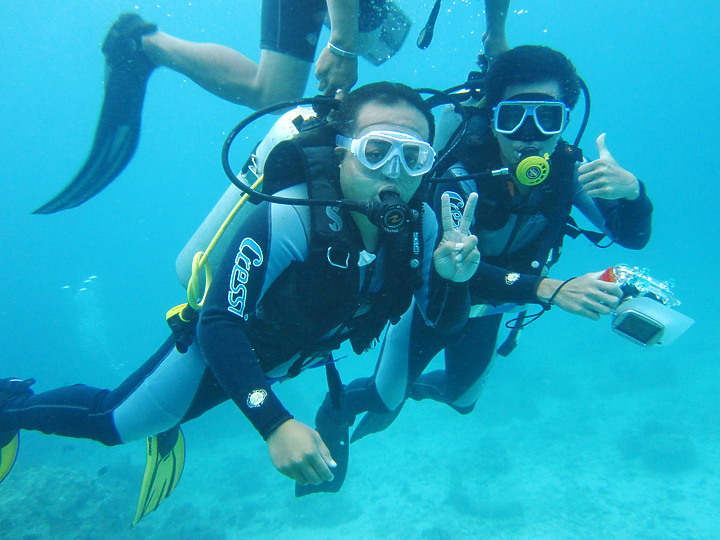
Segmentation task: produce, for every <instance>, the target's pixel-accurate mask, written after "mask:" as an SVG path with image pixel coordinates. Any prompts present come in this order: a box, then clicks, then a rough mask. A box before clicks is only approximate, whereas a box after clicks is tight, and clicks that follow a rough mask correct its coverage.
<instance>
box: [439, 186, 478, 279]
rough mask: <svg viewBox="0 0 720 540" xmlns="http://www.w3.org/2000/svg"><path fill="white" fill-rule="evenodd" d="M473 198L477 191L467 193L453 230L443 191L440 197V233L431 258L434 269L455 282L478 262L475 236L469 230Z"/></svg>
mask: <svg viewBox="0 0 720 540" xmlns="http://www.w3.org/2000/svg"><path fill="white" fill-rule="evenodd" d="M477 199H478V196H477V193H472V194H470V197H468V200H467V202H466V203H465V210H464V211H463V215H462V219H461V220H460V226H459V227H458V229H457V230H455V228H454V227H453V222H452V215H451V212H450V196H449V195H448V194H447V193H444V194H443V196H442V198H441V201H442V227H443V235H442V240H440V245H438V247H437V249H436V250H435V253H433V262H434V263H435V271H436V272H437V273H438V274H439V275H440V276H441V277H443V278H445V279H449V280H450V281H455V282H458V283H462V282H463V281H467V280H468V279H470V278H471V277H472V275H473V274H474V273H475V270H477V267H478V264H480V252H479V251H478V249H477V247H476V246H477V242H478V240H477V237H476V236H475V235H472V234H469V230H470V224H471V223H472V220H473V216H474V215H475V204H476V203H477Z"/></svg>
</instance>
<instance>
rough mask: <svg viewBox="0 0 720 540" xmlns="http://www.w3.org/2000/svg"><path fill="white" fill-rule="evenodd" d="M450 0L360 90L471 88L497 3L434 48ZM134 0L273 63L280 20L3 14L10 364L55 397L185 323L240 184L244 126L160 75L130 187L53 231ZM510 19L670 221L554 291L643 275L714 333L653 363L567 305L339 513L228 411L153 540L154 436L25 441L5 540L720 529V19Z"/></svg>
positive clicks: (530, 3) (125, 182) (93, 12)
mask: <svg viewBox="0 0 720 540" xmlns="http://www.w3.org/2000/svg"><path fill="white" fill-rule="evenodd" d="M431 4H432V3H431V2H430V1H429V0H423V1H416V2H411V1H408V0H406V1H405V2H403V7H404V8H406V11H407V12H408V14H410V15H411V16H412V17H413V18H414V19H415V20H416V23H415V26H414V28H413V30H412V32H411V36H410V38H409V39H408V43H407V44H406V46H405V47H404V49H403V50H402V51H401V52H400V53H399V54H398V55H397V56H396V57H395V58H394V59H393V60H391V61H390V62H388V63H387V64H386V65H384V66H382V67H380V68H373V67H371V66H369V65H368V64H362V65H361V79H360V80H361V82H370V81H373V80H379V79H384V78H387V79H391V80H399V81H402V82H406V83H409V84H412V85H415V86H434V87H440V88H442V87H447V86H450V85H453V84H456V83H458V82H461V81H463V80H464V77H465V75H466V74H467V72H468V71H469V70H470V69H472V68H473V60H474V56H475V53H476V52H477V51H478V50H479V43H480V36H481V33H482V31H483V26H484V24H483V17H482V13H481V2H479V1H472V2H467V1H466V2H461V1H456V2H448V1H446V2H444V4H443V10H442V12H441V15H440V19H439V23H438V28H437V30H436V35H435V40H434V42H433V44H432V45H431V47H430V49H429V50H427V51H425V52H422V51H419V50H418V49H417V48H416V47H415V46H414V43H413V42H414V40H415V38H416V36H417V32H418V31H419V29H420V28H421V26H422V24H423V23H424V21H425V17H426V16H427V14H428V13H429V10H430V7H431ZM136 6H137V7H139V10H138V11H139V12H140V13H141V14H142V15H143V16H144V17H145V18H146V19H148V20H151V21H155V22H157V23H159V25H160V27H161V28H162V29H164V30H166V31H168V32H170V33H172V34H174V35H177V36H181V37H184V38H187V39H191V40H196V41H211V42H217V43H222V44H225V45H228V46H231V47H234V48H237V49H238V50H240V51H242V52H243V53H245V54H247V55H248V56H250V57H251V58H255V59H257V58H258V56H259V51H258V39H259V38H258V24H259V7H258V6H259V3H258V2H252V1H244V2H228V1H226V2H219V1H204V2H187V1H185V2H179V1H167V2H137V3H135V4H133V3H129V2H122V1H118V0H104V1H103V2H92V1H89V0H86V1H81V0H69V1H64V2H50V1H47V0H38V1H36V2H25V1H20V0H4V1H3V2H2V3H0V19H1V20H2V21H3V28H4V29H3V32H2V33H0V50H2V56H1V57H0V67H1V69H0V72H1V73H2V74H3V75H2V85H0V118H1V119H2V128H3V130H2V131H3V134H4V136H3V137H2V144H1V145H0V190H1V193H2V196H1V197H0V215H1V216H2V223H3V224H2V235H1V236H0V249H1V251H2V264H1V265H0V283H2V290H3V302H2V305H0V328H2V336H3V346H2V353H1V355H0V372H1V374H2V375H3V376H9V375H12V376H20V377H30V376H33V377H36V378H37V379H38V383H37V388H38V389H39V390H45V389H49V388H52V387H55V386H58V385H66V384H72V383H75V382H84V383H89V384H93V385H97V386H103V387H113V386H114V385H116V384H117V383H118V382H119V381H120V380H122V378H123V377H125V376H126V375H128V374H129V373H130V372H131V371H132V370H133V368H134V367H136V366H138V365H140V363H141V362H142V361H143V360H144V359H145V358H146V357H147V356H148V355H149V354H150V353H151V352H152V351H154V348H155V347H156V346H158V345H159V344H160V342H161V341H162V340H163V339H164V337H165V334H166V329H165V326H164V324H165V323H164V317H163V315H164V313H165V311H166V310H167V309H168V308H170V307H172V306H173V305H175V304H177V303H180V302H182V300H183V291H182V289H181V288H180V286H179V285H178V283H177V281H176V280H175V277H174V260H175V256H176V254H177V253H178V252H179V250H180V249H181V248H182V247H183V245H184V243H185V242H186V240H187V239H188V238H189V237H190V235H191V234H192V233H193V231H194V230H195V227H196V226H197V225H198V224H199V223H200V221H201V220H202V219H203V217H204V216H205V214H206V212H207V211H208V210H209V209H210V208H211V207H212V205H213V204H214V201H215V200H216V199H217V198H218V197H219V195H220V194H221V193H222V192H223V191H224V189H225V187H226V185H227V180H226V179H225V177H224V175H223V173H222V170H221V167H220V162H219V154H220V147H221V145H222V142H223V140H224V136H225V134H226V133H227V131H228V130H229V129H230V128H231V127H232V126H233V125H234V124H235V123H236V122H237V121H239V120H240V119H241V118H242V117H244V116H245V115H246V114H247V112H248V111H247V109H244V108H241V107H238V106H234V105H231V104H228V103H226V102H223V101H221V100H220V99H218V98H215V97H213V96H211V95H210V94H208V93H206V92H205V91H203V90H201V89H199V88H198V87H196V86H195V85H194V84H193V83H192V82H190V81H188V80H186V79H185V78H184V77H182V76H180V75H178V74H176V73H173V72H171V71H169V70H158V71H157V72H156V73H155V74H154V75H153V76H152V79H151V81H150V84H149V90H148V95H147V98H146V105H145V111H144V117H143V122H144V124H143V131H142V137H141V141H140V146H139V149H138V151H137V154H136V155H135V157H134V159H133V161H132V162H131V164H130V165H129V166H128V168H127V169H126V170H125V171H124V172H123V174H122V175H121V176H120V178H118V179H117V180H116V181H115V183H113V185H112V186H111V187H110V188H108V189H107V190H106V191H104V192H103V193H101V194H100V195H99V196H98V197H96V198H95V199H93V200H92V201H91V202H90V203H88V204H85V205H84V206H82V207H81V208H78V209H75V210H71V211H68V212H63V213H60V214H56V215H52V216H31V215H30V212H31V211H32V209H34V208H36V207H37V206H39V205H40V204H41V203H43V202H45V201H46V200H47V199H48V198H49V197H50V196H52V195H54V194H55V193H56V192H57V191H58V190H59V189H60V188H62V187H63V186H64V185H65V183H66V182H67V181H68V180H69V179H70V178H71V177H72V175H73V174H74V173H75V172H76V170H77V169H78V168H79V166H80V165H81V164H82V162H83V160H84V158H85V156H86V152H87V151H88V149H89V146H90V142H91V140H92V135H93V133H94V128H95V122H96V120H97V114H98V111H99V109H100V104H101V99H102V85H101V80H102V78H101V73H102V70H103V57H102V55H101V54H100V51H99V45H100V43H101V41H102V39H103V37H104V34H105V32H106V29H107V27H108V26H109V24H110V23H111V22H112V21H113V20H114V19H115V18H116V16H117V14H118V13H120V12H122V11H127V10H132V9H135V8H136ZM512 9H513V10H514V12H513V13H511V15H510V17H509V20H508V35H509V38H510V42H511V44H523V43H541V44H547V45H550V46H552V47H555V48H558V49H560V50H562V51H564V52H565V53H567V54H568V55H569V56H570V57H571V58H572V59H573V60H574V62H575V64H576V66H577V67H578V71H579V72H580V74H581V75H582V76H583V77H584V79H585V80H586V82H587V83H588V85H589V87H590V89H591V92H592V99H593V112H592V117H591V120H590V125H589V127H588V130H587V133H586V136H585V138H584V140H583V147H584V150H585V152H586V154H587V155H588V156H589V157H591V158H594V157H596V156H597V150H596V148H595V143H594V138H595V137H596V136H597V135H599V134H600V133H602V132H607V134H608V135H607V144H608V146H609V149H610V151H611V152H612V153H613V156H614V157H615V158H616V159H617V161H618V162H619V163H620V164H621V165H623V166H624V167H626V168H627V169H629V170H631V171H632V172H634V173H635V174H636V175H637V176H638V177H639V178H641V179H643V181H645V182H646V184H647V187H648V192H649V193H650V195H651V197H652V199H653V203H654V205H655V215H654V217H655V220H654V231H653V238H652V241H651V243H650V245H649V246H648V248H646V249H645V250H643V251H642V252H628V251H626V250H623V249H622V248H619V247H615V246H613V247H611V248H610V249H608V250H598V249H594V248H592V247H591V246H589V245H588V243H587V242H586V241H585V240H583V239H579V240H576V241H568V242H567V243H566V248H565V253H564V257H563V260H562V261H561V263H560V264H559V265H557V267H556V268H555V269H554V270H553V275H555V276H557V277H560V278H565V277H569V276H572V275H579V274H583V273H586V272H589V271H597V270H601V269H603V268H604V267H606V266H608V265H611V264H615V263H618V262H625V263H628V264H631V265H638V266H644V267H647V268H649V269H651V270H652V272H653V273H654V274H655V275H657V276H658V277H659V278H661V279H673V280H675V282H676V283H677V286H676V292H677V294H678V295H679V297H680V298H681V299H682V301H683V305H682V307H681V310H682V311H683V312H684V313H686V314H687V315H689V316H691V317H693V318H694V319H695V320H696V324H695V326H694V327H693V328H692V329H691V330H690V331H689V332H688V333H687V334H686V335H685V336H683V337H682V338H681V340H679V341H678V342H677V343H676V344H674V345H673V346H671V347H668V348H663V349H660V348H658V349H654V350H643V349H641V348H638V347H636V346H634V345H632V344H630V343H627V342H625V341H623V340H622V339H621V338H619V337H618V336H616V335H614V334H612V333H611V331H610V329H609V322H608V321H607V320H602V321H600V322H591V321H588V320H585V319H580V318H578V317H574V316H571V315H568V314H566V313H564V312H561V311H560V310H553V312H552V313H550V314H549V315H546V316H545V317H543V318H542V319H541V320H539V321H538V322H537V323H535V324H533V325H532V326H531V327H529V328H528V329H527V330H526V331H525V332H524V334H523V336H522V340H521V342H520V347H519V349H518V350H517V352H516V353H514V354H513V355H512V356H511V357H509V358H507V359H499V360H497V361H496V362H495V364H494V367H493V369H492V371H491V373H490V374H489V375H488V378H487V387H486V390H485V393H484V394H483V396H482V397H481V399H480V401H479V402H478V405H477V408H476V411H475V412H474V413H473V414H472V415H471V416H467V417H461V416H459V415H457V414H455V413H454V412H453V411H451V410H450V409H449V408H446V407H444V406H441V405H439V404H436V403H429V402H422V403H415V402H411V403H409V405H408V406H407V407H406V409H405V411H404V412H403V414H402V415H401V416H400V418H399V419H398V421H397V422H396V424H395V425H393V426H392V428H391V429H390V430H388V431H387V432H385V433H383V434H381V435H379V436H376V437H372V438H370V439H367V440H364V441H362V442H360V443H358V444H356V445H354V446H353V448H352V451H353V452H352V453H353V456H352V463H351V470H350V473H349V475H348V479H347V481H346V484H345V487H344V489H343V491H342V493H340V494H337V495H319V496H314V497H309V498H305V499H301V500H296V499H295V498H294V497H293V493H292V484H291V482H289V481H288V480H286V479H284V478H283V477H281V476H280V475H278V474H277V473H276V472H274V470H273V468H272V466H271V464H270V462H269V460H268V458H267V455H266V450H265V445H264V443H263V442H262V441H261V440H260V438H259V437H258V436H257V434H256V433H254V432H253V430H252V428H251V427H250V426H249V423H248V422H247V421H246V420H245V419H244V418H243V417H242V416H241V415H240V414H239V413H238V411H237V410H236V409H235V408H234V407H233V406H232V405H225V406H222V407H220V408H218V409H217V410H215V411H213V412H211V413H209V414H207V415H205V416H204V417H202V418H201V419H199V420H197V421H194V422H192V423H191V424H189V425H187V427H186V435H187V440H188V458H187V464H186V470H185V475H184V478H183V480H182V482H181V483H180V486H179V487H178V489H177V491H176V492H175V493H174V494H173V495H172V497H171V498H170V499H169V500H168V501H166V502H165V503H164V504H163V505H162V506H161V508H160V510H159V511H157V512H155V513H154V514H152V515H151V516H148V517H147V518H145V519H144V521H143V522H142V523H141V524H140V525H139V526H138V528H136V529H134V530H130V529H129V528H128V524H129V522H130V521H131V519H132V515H133V513H134V505H135V501H136V497H137V491H138V487H139V483H140V479H141V476H142V467H143V461H144V458H143V444H142V443H140V442H137V443H133V444H130V445H127V446H125V447H122V448H114V449H107V448H104V447H102V446H100V445H98V444H97V443H93V442H88V441H75V440H68V439H59V438H53V437H48V436H45V435H40V434H35V433H24V434H23V445H22V450H21V453H20V457H19V459H18V463H17V465H16V468H15V470H14V471H13V474H11V476H10V477H9V478H8V479H7V480H6V481H5V482H4V483H3V485H2V486H0V538H22V537H26V538H50V537H53V538H101V537H102V538H148V537H152V538H166V537H167V538H171V537H172V538H176V537H199V538H200V537H202V538H247V537H250V536H252V537H255V538H338V537H345V538H367V537H378V536H382V537H386V538H428V539H430V538H432V539H441V540H442V539H454V538H478V537H491V538H492V537H497V538H717V537H720V524H719V523H720V522H719V521H718V519H717V515H718V507H719V503H720V489H719V488H720V480H719V477H718V474H719V472H720V460H719V459H718V457H719V456H720V437H719V432H718V426H719V420H720V414H719V413H718V405H717V396H718V392H719V391H720V383H719V382H718V381H719V378H720V377H719V376H720V369H719V368H718V350H719V347H718V345H719V339H718V336H719V335H720V332H718V330H717V328H716V327H715V324H719V325H720V317H719V316H718V313H717V305H718V293H717V285H716V281H717V278H716V275H715V271H716V267H717V266H718V255H717V251H716V250H717V248H718V240H717V219H718V212H717V209H716V206H717V200H718V195H719V192H720V190H719V189H718V181H717V179H718V171H717V169H718V156H719V155H720V146H719V145H718V142H717V141H718V138H717V133H716V131H717V126H718V125H720V114H719V113H718V107H717V105H716V100H715V99H714V97H715V95H716V87H717V83H718V81H720V69H719V66H720V63H719V62H718V59H717V51H718V50H720V47H719V44H720V42H719V39H718V37H717V34H716V31H717V28H718V27H719V26H720V6H719V5H718V4H717V2H716V1H715V0H703V1H698V2H692V3H680V2H669V1H665V0H663V1H660V2H650V1H635V2H626V1H620V0H604V1H603V2H593V1H590V0H578V1H574V2H567V1H561V0H544V1H541V0H513V6H512ZM325 38H326V35H324V36H323V37H322V38H321V42H323V43H324V41H325ZM314 85H315V82H314V79H311V81H310V83H309V86H308V93H309V94H311V93H313V89H314ZM577 116H579V114H576V117H577ZM574 125H575V126H576V125H577V118H576V119H575V123H574ZM251 142H254V141H248V142H247V144H246V145H245V147H244V148H245V149H246V150H245V151H249V150H250V147H251ZM239 156H240V154H238V157H236V159H237V160H238V161H239V160H240V159H241V157H239ZM91 276H97V277H95V278H92V279H89V278H90V277H91ZM374 360H375V353H370V354H367V355H365V356H364V357H363V358H360V359H358V358H354V357H353V356H352V355H350V356H349V357H348V358H347V359H345V360H344V361H343V362H342V365H341V371H342V373H343V376H344V377H345V378H347V379H348V380H349V379H351V378H352V377H355V376H359V375H367V374H369V373H371V372H372V370H373V366H374ZM324 384H325V383H324V377H323V375H322V373H320V372H319V370H318V373H310V374H304V375H303V376H302V377H301V378H300V379H299V380H296V381H292V382H290V383H288V384H285V385H282V386H281V387H280V388H279V392H280V394H281V396H282V398H283V400H284V401H285V402H286V404H287V406H288V408H289V409H290V410H291V411H293V413H294V414H295V415H296V416H297V418H298V419H299V420H302V421H304V422H306V423H308V424H311V423H312V418H313V414H314V411H315V409H316V408H317V405H318V404H319V402H320V400H321V399H322V396H323V394H324V392H325V386H324ZM24 535H25V536H24Z"/></svg>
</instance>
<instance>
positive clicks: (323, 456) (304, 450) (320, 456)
mask: <svg viewBox="0 0 720 540" xmlns="http://www.w3.org/2000/svg"><path fill="white" fill-rule="evenodd" d="M267 444H268V451H269V452H270V460H271V461H272V463H273V465H275V468H276V469H277V470H278V471H280V472H281V473H282V474H284V475H285V476H287V477H288V478H292V479H293V480H295V481H296V482H297V483H298V484H300V485H301V486H304V485H307V484H315V485H317V484H321V483H323V482H330V481H332V479H333V478H334V477H333V473H332V472H331V471H330V469H331V468H333V469H334V468H335V467H337V463H335V461H333V458H332V457H331V456H330V451H329V450H328V448H327V446H325V443H324V442H323V441H322V439H321V438H320V435H319V434H318V432H317V431H315V430H314V429H312V428H310V427H308V426H306V425H305V424H303V423H301V422H298V421H297V420H292V419H291V420H288V421H286V422H284V423H282V424H280V426H279V427H278V428H277V429H276V430H275V431H273V432H272V434H271V435H270V437H268V440H267Z"/></svg>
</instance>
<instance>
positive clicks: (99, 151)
mask: <svg viewBox="0 0 720 540" xmlns="http://www.w3.org/2000/svg"><path fill="white" fill-rule="evenodd" d="M155 31H157V26H156V25H154V24H152V23H149V22H146V21H144V20H143V19H142V18H141V17H140V16H139V15H137V14H136V13H124V14H122V15H121V16H120V17H119V18H118V20H117V21H115V23H114V24H113V25H112V26H111V27H110V30H109V31H108V34H107V36H106V37H105V41H104V43H103V45H102V51H103V54H104V55H105V69H106V71H105V98H104V100H103V105H102V111H101V113H100V120H99V121H98V125H97V128H96V130H95V140H94V141H93V146H92V149H91V150H90V154H89V155H88V157H87V159H86V161H85V164H84V165H83V166H82V168H81V169H80V172H78V173H77V175H75V178H73V179H72V180H71V181H70V183H69V184H68V185H67V186H65V188H64V189H63V190H62V191H61V192H60V193H58V194H57V195H56V196H55V197H53V198H52V199H51V200H50V201H48V202H47V203H45V204H44V205H42V206H41V207H40V208H38V209H37V210H35V211H34V212H33V214H53V213H55V212H59V211H61V210H67V209H69V208H75V207H76V206H80V205H81V204H82V203H84V202H85V201H87V200H89V199H91V198H92V197H94V196H95V195H97V194H98V193H100V191H102V190H103V189H105V188H106V187H107V186H108V185H110V183H111V182H112V181H113V180H114V179H115V178H116V177H117V175H119V174H120V173H121V172H122V170H123V169H124V168H125V166H126V165H127V164H128V162H129V161H130V159H131V158H132V156H133V154H134V153H135V149H136V148H137V144H138V138H139V137H140V120H141V115H142V107H143V101H144V100H145V90H146V88H147V81H148V79H149V78H150V74H151V73H152V72H153V70H154V69H155V67H156V66H155V65H154V64H153V63H152V62H150V60H149V59H148V57H147V56H146V55H145V53H144V52H143V50H142V48H141V46H140V40H141V38H142V36H144V35H146V34H151V33H153V32H155Z"/></svg>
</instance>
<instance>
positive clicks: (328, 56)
mask: <svg viewBox="0 0 720 540" xmlns="http://www.w3.org/2000/svg"><path fill="white" fill-rule="evenodd" d="M315 77H316V78H317V80H318V90H319V91H320V92H322V93H324V94H325V95H329V96H332V95H334V94H335V92H337V91H338V90H341V91H342V92H344V93H347V92H349V91H350V89H351V88H352V87H353V86H355V83H356V82H357V80H358V59H357V58H345V57H342V56H338V55H337V54H335V53H333V52H332V51H330V49H328V48H327V47H325V48H324V49H323V50H322V52H321V53H320V56H319V57H318V59H317V62H315Z"/></svg>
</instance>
